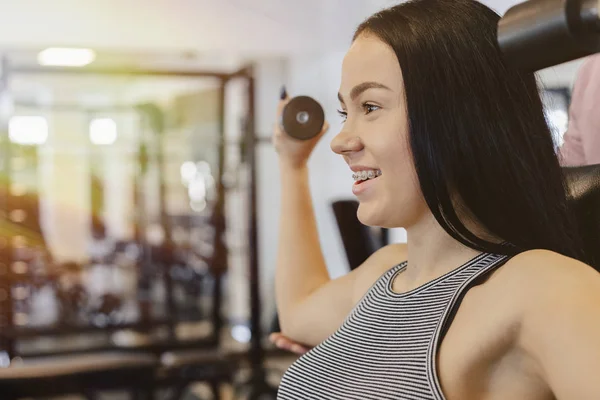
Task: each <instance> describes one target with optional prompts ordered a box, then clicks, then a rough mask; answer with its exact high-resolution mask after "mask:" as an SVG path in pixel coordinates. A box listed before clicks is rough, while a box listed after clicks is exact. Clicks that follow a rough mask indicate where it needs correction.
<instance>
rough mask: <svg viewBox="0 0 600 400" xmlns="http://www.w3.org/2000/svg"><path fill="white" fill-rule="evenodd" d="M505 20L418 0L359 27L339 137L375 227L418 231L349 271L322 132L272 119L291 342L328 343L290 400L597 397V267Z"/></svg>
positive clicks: (460, 2)
mask: <svg viewBox="0 0 600 400" xmlns="http://www.w3.org/2000/svg"><path fill="white" fill-rule="evenodd" d="M498 21H499V16H498V15H496V14H495V13H494V12H492V11H491V10H490V9H488V8H487V7H485V6H484V5H482V4H480V3H478V2H476V1H470V0H416V1H411V2H407V3H402V4H401V5H398V6H395V7H392V8H389V9H386V10H384V11H381V12H379V13H377V14H375V15H373V16H372V17H370V18H369V19H368V20H366V21H365V22H364V23H363V24H362V25H360V26H359V28H358V30H357V31H356V34H355V37H354V39H353V42H352V45H351V47H350V49H349V51H348V53H347V55H346V56H345V58H344V62H343V65H342V80H341V86H340V91H339V99H340V106H341V109H340V114H341V115H342V118H343V119H344V121H345V122H344V125H343V128H342V129H341V132H340V133H339V134H338V135H337V136H335V138H334V139H333V141H332V143H331V147H332V150H333V151H334V152H335V153H337V154H339V155H341V156H342V158H343V159H344V161H346V162H347V163H348V166H349V167H350V170H351V171H349V173H352V174H353V175H354V177H355V180H356V183H355V184H354V185H353V187H352V191H353V193H354V195H356V197H357V198H358V200H359V202H360V206H359V209H358V218H359V219H360V221H361V222H362V223H364V224H366V225H372V226H381V227H388V228H391V227H403V228H405V229H406V230H407V233H408V243H407V244H406V245H402V244H394V245H390V246H387V247H384V248H382V249H381V250H379V251H378V252H376V253H375V254H373V255H372V256H371V257H370V258H369V259H368V260H367V261H365V263H364V264H363V265H362V266H360V267H359V268H358V269H356V270H354V271H352V272H350V273H348V274H347V275H345V276H343V277H341V278H338V279H335V280H331V279H330V278H329V276H328V273H327V268H326V266H325V262H324V259H323V256H322V253H321V249H320V245H319V239H318V234H317V228H316V224H315V218H314V214H313V210H312V205H311V197H310V193H309V187H308V167H307V161H308V158H309V156H310V153H311V151H312V149H313V147H314V146H315V144H316V143H317V141H318V140H319V137H320V136H319V137H318V138H316V139H314V140H312V141H309V142H299V141H296V140H294V139H292V138H290V137H289V136H287V135H286V134H285V133H284V132H282V130H281V128H280V127H279V126H276V127H275V132H274V138H273V140H274V144H275V146H276V148H277V151H278V153H279V161H280V168H281V189H282V191H281V196H282V210H281V226H280V229H281V232H280V242H279V251H278V265H277V272H276V286H277V287H276V295H277V305H278V311H279V316H280V323H281V328H282V335H284V337H281V338H280V339H279V340H281V341H282V346H287V345H290V343H291V345H293V346H296V347H294V348H292V350H295V351H299V352H301V351H302V350H303V348H302V346H306V347H307V348H311V347H314V348H312V350H310V351H309V352H308V353H306V354H304V355H303V356H302V357H300V358H299V359H298V360H297V361H296V362H295V363H294V364H293V365H292V366H291V367H290V369H289V370H288V371H287V373H286V375H285V376H284V378H283V380H282V382H281V386H280V389H279V395H278V398H279V399H281V400H287V399H327V400H331V399H344V400H348V399H361V400H363V399H438V400H439V399H448V400H470V399H473V400H475V399H476V400H485V399H490V400H492V399H494V400H495V399H502V400H504V399H511V400H513V399H515V400H516V399H527V400H538V399H539V400H542V399H543V400H546V399H555V398H556V399H560V400H562V399H573V400H575V399H577V400H584V399H586V400H592V399H600V379H599V377H600V275H599V274H598V273H597V272H596V271H595V270H594V269H592V268H591V267H590V266H588V265H587V264H585V261H586V259H585V255H584V254H583V250H582V246H581V242H580V239H579V237H578V234H577V229H576V227H575V224H574V221H573V219H572V217H571V215H570V213H569V208H568V203H567V199H566V194H565V193H566V187H565V184H564V180H563V177H562V174H561V169H560V166H559V162H558V159H557V157H556V155H555V153H554V147H553V143H552V138H551V134H550V132H549V129H548V127H547V125H546V121H545V118H544V114H543V110H542V103H541V101H540V97H539V94H538V88H537V86H536V81H535V78H534V75H533V74H529V73H523V72H521V71H517V70H515V69H513V68H511V67H510V66H509V65H508V64H507V63H506V62H505V61H504V60H503V57H502V54H501V52H500V50H499V48H498V45H497V41H496V27H497V23H498ZM286 101H287V100H286V99H284V100H283V101H281V103H280V104H279V112H280V111H281V108H282V107H283V105H284V104H285V102H286ZM326 130H327V126H326V127H325V129H324V132H325V131H326ZM324 132H323V133H324ZM321 136H322V135H321ZM300 232H301V233H300ZM286 338H287V339H286Z"/></svg>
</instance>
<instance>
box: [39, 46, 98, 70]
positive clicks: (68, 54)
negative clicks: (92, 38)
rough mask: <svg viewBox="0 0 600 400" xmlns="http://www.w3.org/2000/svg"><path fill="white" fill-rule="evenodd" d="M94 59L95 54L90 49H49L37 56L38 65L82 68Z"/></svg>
mask: <svg viewBox="0 0 600 400" xmlns="http://www.w3.org/2000/svg"><path fill="white" fill-rule="evenodd" d="M95 59H96V54H95V53H94V51H93V50H90V49H70V48H61V47H51V48H49V49H46V50H43V51H41V52H40V53H39V54H38V63H39V64H40V65H49V66H61V67H83V66H84V65H88V64H89V63H91V62H92V61H94V60H95Z"/></svg>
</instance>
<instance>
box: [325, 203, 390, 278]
mask: <svg viewBox="0 0 600 400" xmlns="http://www.w3.org/2000/svg"><path fill="white" fill-rule="evenodd" d="M331 206H332V207H333V214H334V215H335V219H336V221H337V224H338V228H339V230H340V235H341V237H342V242H343V244H344V249H345V250H346V257H347V259H348V264H349V265H350V270H353V269H354V268H356V267H358V266H359V265H360V264H362V263H363V262H364V261H365V260H366V259H367V258H368V257H369V256H370V255H371V254H373V253H374V252H375V251H376V250H377V249H379V248H380V247H381V245H380V243H378V241H377V239H376V237H375V235H374V234H373V232H372V231H371V229H370V228H369V227H368V226H366V225H363V224H362V223H361V222H360V221H359V220H358V218H357V217H356V212H357V210H358V202H357V201H356V200H339V201H335V202H333V204H332V205H331Z"/></svg>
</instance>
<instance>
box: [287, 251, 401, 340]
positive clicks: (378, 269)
mask: <svg viewBox="0 0 600 400" xmlns="http://www.w3.org/2000/svg"><path fill="white" fill-rule="evenodd" d="M405 259H406V245H405V244H391V245H388V246H385V247H382V248H381V249H379V250H377V251H376V252H375V253H373V254H372V255H371V256H370V257H369V258H367V260H365V262H363V263H362V264H361V265H360V266H358V267H357V268H355V269H354V270H352V271H351V272H349V273H347V274H345V275H343V276H341V277H339V278H337V279H333V280H330V281H329V282H328V283H326V284H325V285H323V286H321V287H320V288H318V289H317V290H315V291H314V292H312V293H311V294H310V295H309V296H308V297H307V298H306V299H304V300H303V301H302V302H301V303H299V304H298V305H297V306H296V307H295V309H294V312H293V314H294V318H293V319H294V321H293V322H294V323H293V326H292V327H290V329H289V331H288V332H284V334H286V336H288V337H290V338H291V339H293V340H295V341H298V342H300V343H303V344H306V345H309V346H315V345H317V344H319V343H321V342H322V341H324V340H325V339H327V338H328V337H329V336H331V335H332V334H333V333H334V332H335V331H336V330H337V329H338V328H339V327H340V326H341V325H342V323H343V322H344V320H345V319H346V317H347V316H348V314H350V312H351V311H352V309H353V308H354V306H355V305H356V303H358V301H359V300H360V299H361V298H362V297H363V295H364V294H365V293H366V292H367V291H368V290H369V288H370V287H371V286H372V285H373V284H374V283H375V282H376V281H377V279H378V278H379V277H381V275H382V274H383V273H384V272H385V271H387V270H389V269H390V268H392V267H393V266H394V265H397V264H399V263H400V262H402V261H404V260H405Z"/></svg>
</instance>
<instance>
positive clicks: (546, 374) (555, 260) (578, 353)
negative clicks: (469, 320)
mask: <svg viewBox="0 0 600 400" xmlns="http://www.w3.org/2000/svg"><path fill="white" fill-rule="evenodd" d="M551 254H552V255H550V256H548V255H546V257H545V259H543V260H540V265H541V267H540V268H539V269H540V270H542V268H545V269H546V270H547V272H546V276H543V277H541V279H540V284H534V285H532V293H531V294H532V299H533V301H532V302H531V304H530V305H528V306H526V308H525V310H526V311H525V313H524V315H523V324H522V329H521V341H522V345H523V347H524V348H525V349H526V351H527V352H528V353H529V354H530V355H531V356H532V357H533V358H534V359H535V360H536V361H537V363H538V365H539V366H540V373H541V376H542V377H543V379H544V380H545V381H546V383H547V384H548V386H549V387H550V389H551V390H552V392H553V393H554V396H555V397H556V398H557V399H558V400H569V399H578V400H588V399H589V400H592V399H600V274H598V273H597V272H596V271H594V270H593V269H591V268H589V267H588V266H586V265H584V264H582V263H579V262H578V261H575V260H572V259H568V258H566V257H562V256H559V255H556V254H555V253H551ZM542 266H543V267H542ZM542 273H544V272H543V271H542Z"/></svg>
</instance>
